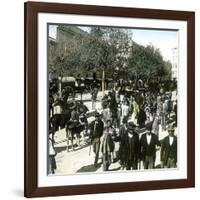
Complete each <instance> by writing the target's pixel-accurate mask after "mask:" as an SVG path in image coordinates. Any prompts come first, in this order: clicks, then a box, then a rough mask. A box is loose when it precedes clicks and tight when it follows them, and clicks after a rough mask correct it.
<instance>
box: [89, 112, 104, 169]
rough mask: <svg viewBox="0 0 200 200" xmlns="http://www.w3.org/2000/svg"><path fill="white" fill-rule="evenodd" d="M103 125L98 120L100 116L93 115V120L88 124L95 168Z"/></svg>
mask: <svg viewBox="0 0 200 200" xmlns="http://www.w3.org/2000/svg"><path fill="white" fill-rule="evenodd" d="M103 127H104V124H103V122H102V120H101V119H100V114H99V113H98V112H96V113H95V120H94V121H93V122H92V123H91V124H90V137H91V141H92V146H93V152H94V154H95V160H94V166H95V167H97V163H98V159H99V150H100V144H101V136H102V135H103Z"/></svg>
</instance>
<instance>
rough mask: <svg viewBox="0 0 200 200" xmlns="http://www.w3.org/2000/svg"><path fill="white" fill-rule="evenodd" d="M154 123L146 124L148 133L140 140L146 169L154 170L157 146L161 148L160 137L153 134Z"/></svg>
mask: <svg viewBox="0 0 200 200" xmlns="http://www.w3.org/2000/svg"><path fill="white" fill-rule="evenodd" d="M151 128H152V123H149V124H146V129H147V131H148V132H147V133H145V134H143V135H142V137H141V139H140V148H141V150H140V152H141V158H142V161H143V165H144V169H153V168H154V163H155V159H156V146H157V145H158V146H160V143H159V141H158V137H157V136H156V135H155V134H154V133H152V132H151Z"/></svg>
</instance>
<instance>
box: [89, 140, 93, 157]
mask: <svg viewBox="0 0 200 200" xmlns="http://www.w3.org/2000/svg"><path fill="white" fill-rule="evenodd" d="M91 146H92V140H91V142H90V148H89V156H90V153H91Z"/></svg>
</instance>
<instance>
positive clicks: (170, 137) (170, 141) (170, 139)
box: [169, 136, 174, 146]
mask: <svg viewBox="0 0 200 200" xmlns="http://www.w3.org/2000/svg"><path fill="white" fill-rule="evenodd" d="M173 141H174V137H173V136H169V145H170V146H172V144H173Z"/></svg>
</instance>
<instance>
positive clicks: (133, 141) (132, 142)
mask: <svg viewBox="0 0 200 200" xmlns="http://www.w3.org/2000/svg"><path fill="white" fill-rule="evenodd" d="M139 149H140V148H139V136H138V134H137V133H136V132H135V125H134V123H133V122H129V123H128V127H127V130H126V128H124V133H123V134H122V135H121V143H120V154H121V155H120V159H121V165H122V169H124V167H126V169H127V170H131V169H137V164H138V159H139Z"/></svg>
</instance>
